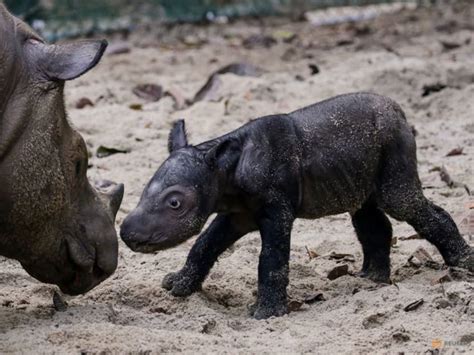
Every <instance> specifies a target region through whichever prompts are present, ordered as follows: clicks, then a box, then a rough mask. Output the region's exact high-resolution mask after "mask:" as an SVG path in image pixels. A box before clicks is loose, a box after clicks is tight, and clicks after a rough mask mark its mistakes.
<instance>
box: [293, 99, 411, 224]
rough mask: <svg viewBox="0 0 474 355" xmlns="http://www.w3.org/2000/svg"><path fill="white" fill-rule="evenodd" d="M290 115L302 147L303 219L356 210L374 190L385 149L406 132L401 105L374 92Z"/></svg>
mask: <svg viewBox="0 0 474 355" xmlns="http://www.w3.org/2000/svg"><path fill="white" fill-rule="evenodd" d="M290 116H291V117H292V118H293V120H294V122H295V126H296V130H297V132H298V135H299V140H300V141H301V146H302V152H301V154H302V157H301V164H302V169H301V188H300V190H301V198H300V201H301V202H300V208H299V213H298V214H299V217H303V218H317V217H321V216H326V215H332V214H338V213H343V212H351V211H355V210H357V209H359V208H360V206H361V205H362V204H363V203H364V202H365V201H366V200H367V199H368V197H369V196H370V195H371V194H372V193H373V192H374V189H375V188H376V180H377V176H378V173H379V169H380V167H381V165H382V160H383V159H389V158H390V157H387V156H386V154H384V152H385V151H386V149H385V148H386V147H387V146H390V145H392V144H393V142H397V141H398V144H405V142H404V141H405V140H406V137H404V136H405V133H406V131H407V130H408V131H409V129H408V126H407V123H406V120H405V117H404V114H403V112H402V111H401V109H400V107H399V106H398V105H397V104H396V103H395V102H394V101H392V100H390V99H389V98H386V97H383V96H379V95H375V94H367V93H357V94H348V95H341V96H337V97H335V98H332V99H329V100H326V101H323V102H320V103H317V104H315V105H312V106H309V107H306V108H303V109H301V110H298V111H295V112H293V113H291V114H290ZM410 136H411V137H410V139H412V138H413V137H412V135H411V134H410Z"/></svg>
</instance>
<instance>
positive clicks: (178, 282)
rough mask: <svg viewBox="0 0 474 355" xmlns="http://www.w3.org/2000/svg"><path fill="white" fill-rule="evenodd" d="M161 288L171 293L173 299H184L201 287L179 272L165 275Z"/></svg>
mask: <svg viewBox="0 0 474 355" xmlns="http://www.w3.org/2000/svg"><path fill="white" fill-rule="evenodd" d="M161 286H162V287H163V288H164V289H166V290H169V291H171V294H172V295H173V296H175V297H186V296H189V295H191V294H192V293H194V292H196V291H197V290H199V288H200V286H201V285H200V284H199V283H198V282H194V281H193V279H192V278H191V277H189V276H188V275H186V273H185V272H184V271H183V270H181V271H178V272H171V273H169V274H168V275H166V276H165V277H164V278H163V281H162V283H161Z"/></svg>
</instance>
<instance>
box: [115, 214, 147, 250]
mask: <svg viewBox="0 0 474 355" xmlns="http://www.w3.org/2000/svg"><path fill="white" fill-rule="evenodd" d="M152 234H153V231H152V230H150V227H149V224H148V223H147V218H146V216H145V214H144V213H141V211H140V208H137V209H135V210H134V211H132V212H131V213H130V214H129V215H128V216H127V217H126V218H125V220H124V221H123V223H122V226H121V227H120V238H122V240H123V241H124V243H125V244H126V245H127V246H128V247H129V248H130V249H132V250H133V251H144V249H145V247H146V245H147V244H148V243H149V242H150V239H151V236H152Z"/></svg>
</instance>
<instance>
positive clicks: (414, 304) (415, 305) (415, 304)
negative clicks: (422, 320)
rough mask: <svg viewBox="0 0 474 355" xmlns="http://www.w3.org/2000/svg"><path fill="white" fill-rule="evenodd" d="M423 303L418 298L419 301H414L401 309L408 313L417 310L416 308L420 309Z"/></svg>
mask: <svg viewBox="0 0 474 355" xmlns="http://www.w3.org/2000/svg"><path fill="white" fill-rule="evenodd" d="M424 302H425V301H424V300H423V298H420V299H419V300H417V301H415V302H412V303H410V304H408V305H406V306H405V308H403V310H404V311H405V312H410V311H414V310H415V309H417V308H418V307H420V306H421V305H422V304H423V303H424Z"/></svg>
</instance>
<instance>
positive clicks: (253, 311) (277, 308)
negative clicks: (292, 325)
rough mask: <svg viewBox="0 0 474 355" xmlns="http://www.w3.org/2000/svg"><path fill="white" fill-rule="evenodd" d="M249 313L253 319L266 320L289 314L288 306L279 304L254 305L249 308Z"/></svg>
mask: <svg viewBox="0 0 474 355" xmlns="http://www.w3.org/2000/svg"><path fill="white" fill-rule="evenodd" d="M249 313H250V316H251V317H253V318H255V319H258V320H259V319H267V318H270V317H281V316H284V315H285V314H287V313H289V312H288V306H287V305H286V303H285V304H279V305H273V306H269V305H266V306H264V305H259V304H258V303H255V304H253V305H251V306H250V307H249Z"/></svg>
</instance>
